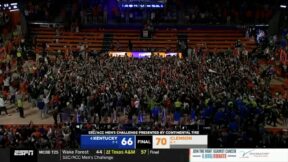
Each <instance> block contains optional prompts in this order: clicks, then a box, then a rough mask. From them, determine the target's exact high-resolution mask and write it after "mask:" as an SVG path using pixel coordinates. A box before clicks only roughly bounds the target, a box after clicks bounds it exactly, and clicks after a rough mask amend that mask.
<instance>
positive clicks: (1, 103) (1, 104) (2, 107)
mask: <svg viewBox="0 0 288 162" xmlns="http://www.w3.org/2000/svg"><path fill="white" fill-rule="evenodd" d="M2 110H3V111H4V112H5V113H6V115H8V116H10V114H8V112H7V109H6V106H5V101H4V99H3V97H2V96H0V115H1V114H2Z"/></svg>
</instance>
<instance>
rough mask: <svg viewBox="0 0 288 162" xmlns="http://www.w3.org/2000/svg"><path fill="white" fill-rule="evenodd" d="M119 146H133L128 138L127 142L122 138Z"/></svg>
mask: <svg viewBox="0 0 288 162" xmlns="http://www.w3.org/2000/svg"><path fill="white" fill-rule="evenodd" d="M121 145H122V146H126V145H128V146H132V145H133V141H132V138H128V140H126V138H123V139H122V141H121Z"/></svg>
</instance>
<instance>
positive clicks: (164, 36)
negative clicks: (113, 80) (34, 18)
mask: <svg viewBox="0 0 288 162" xmlns="http://www.w3.org/2000/svg"><path fill="white" fill-rule="evenodd" d="M32 33H33V34H35V35H36V40H37V46H38V47H41V45H42V43H43V42H45V43H48V44H49V46H50V50H59V49H61V50H64V49H65V48H64V46H66V47H70V46H71V47H72V49H76V48H77V46H78V45H79V44H80V43H86V44H87V45H88V48H89V50H96V51H100V50H101V49H102V45H103V40H104V34H105V33H110V34H111V35H112V40H113V41H112V43H113V44H114V43H118V45H119V47H120V49H121V50H123V51H126V50H128V41H129V40H131V42H132V43H133V49H134V50H141V49H144V48H149V49H155V48H157V49H163V48H165V49H169V50H170V51H177V39H178V38H177V36H178V35H179V34H185V35H187V40H188V45H189V47H196V46H197V44H205V45H206V47H207V48H208V49H209V50H210V51H215V49H216V50H217V51H224V50H227V49H228V48H233V45H234V43H235V41H236V40H241V42H242V43H243V44H244V45H245V47H246V49H247V50H248V51H251V50H253V48H255V46H256V45H255V41H254V40H251V39H249V38H246V37H245V36H244V34H243V32H242V31H241V30H240V29H202V30H192V29H191V30H176V29H175V30H173V29H167V30H163V29H159V30H155V32H154V34H153V37H152V38H151V39H143V38H141V31H140V30H135V29H83V30H81V31H80V32H79V33H75V32H60V35H58V36H57V35H56V32H55V29H52V28H40V27H39V28H33V29H32ZM56 39H58V40H57V41H58V42H57V41H56ZM104 43H105V42H104Z"/></svg>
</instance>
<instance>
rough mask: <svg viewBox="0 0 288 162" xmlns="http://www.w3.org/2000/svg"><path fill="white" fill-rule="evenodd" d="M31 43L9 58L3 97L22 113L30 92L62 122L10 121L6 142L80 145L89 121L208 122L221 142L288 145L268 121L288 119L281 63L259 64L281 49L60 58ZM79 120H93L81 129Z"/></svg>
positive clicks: (128, 126)
mask: <svg viewBox="0 0 288 162" xmlns="http://www.w3.org/2000/svg"><path fill="white" fill-rule="evenodd" d="M24 47H25V45H22V46H21V45H20V47H19V48H18V49H17V50H16V51H15V52H16V54H15V58H17V60H18V61H17V64H18V65H17V68H13V65H11V63H10V62H7V63H3V64H2V66H1V71H2V72H1V77H2V79H1V80H2V82H1V87H2V89H3V92H2V96H1V98H3V100H4V101H6V102H11V103H15V105H16V107H17V110H18V111H19V113H20V117H25V109H24V108H23V103H24V101H25V100H26V99H27V100H28V101H29V102H30V103H32V104H33V105H34V106H33V107H34V108H38V109H39V112H40V113H39V114H41V117H42V118H46V117H48V116H53V119H54V122H55V125H54V126H52V127H50V128H45V129H44V128H37V127H35V126H32V125H30V126H23V127H14V128H13V127H11V128H5V127H2V128H1V129H0V145H2V146H4V147H6V146H11V147H24V146H25V147H36V148H47V147H48V148H51V147H53V148H59V147H61V148H64V147H77V146H78V145H79V134H80V133H81V132H82V133H83V132H85V131H87V130H91V129H96V128H94V126H93V125H89V124H88V123H94V124H96V125H97V124H98V125H99V124H112V125H114V127H113V129H115V130H139V129H147V130H159V129H161V130H162V129H163V130H164V129H166V130H176V129H178V127H179V129H180V130H181V128H182V126H203V127H209V138H210V140H211V142H210V141H209V144H210V145H211V146H213V147H255V146H256V147H282V146H283V147H284V146H287V139H288V137H287V133H286V134H285V133H283V134H277V135H275V134H271V133H269V132H267V131H266V129H265V128H264V127H265V126H267V125H271V126H272V127H273V126H274V127H275V126H276V125H277V124H280V125H284V126H287V125H288V121H287V119H288V102H287V98H286V99H284V98H283V95H284V94H280V95H279V96H278V97H276V98H274V97H272V94H270V82H271V80H272V78H273V77H274V75H275V70H274V68H273V66H271V67H268V68H266V69H264V70H261V68H260V67H259V66H260V65H259V64H258V60H259V59H260V58H261V59H269V60H271V58H273V57H275V56H274V54H275V53H274V52H270V53H268V54H265V55H263V51H261V50H260V51H258V52H259V53H257V52H255V53H251V54H250V55H246V54H244V53H242V52H243V51H241V50H240V53H238V54H235V53H231V52H226V53H222V54H219V55H215V54H212V53H208V52H207V51H205V50H204V49H195V50H193V52H192V53H189V55H188V56H186V57H185V58H183V59H179V58H177V57H167V58H160V57H157V56H155V57H153V56H152V57H151V58H143V59H135V58H129V57H121V58H117V57H109V56H108V55H107V54H106V53H104V54H102V55H97V56H95V55H92V56H91V55H89V53H86V52H74V53H66V54H64V53H63V55H57V56H56V57H53V58H52V57H49V56H50V55H47V54H45V51H44V53H43V54H42V55H41V56H37V58H36V60H34V61H31V60H30V61H27V59H28V58H29V57H27V56H26V57H27V58H24V53H25V48H24ZM239 49H240V48H239ZM25 55H26V54H25ZM263 56H264V58H263ZM12 69H13V70H12ZM63 123H66V124H63ZM73 123H87V124H86V125H85V124H84V126H83V127H82V128H81V129H79V128H77V127H76V125H75V124H73ZM87 125H88V126H87ZM86 127H87V128H86ZM184 129H186V127H184Z"/></svg>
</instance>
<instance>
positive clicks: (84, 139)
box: [81, 135, 136, 149]
mask: <svg viewBox="0 0 288 162" xmlns="http://www.w3.org/2000/svg"><path fill="white" fill-rule="evenodd" d="M135 140H136V137H135V136H131V135H130V136H129V135H128V136H126V135H82V136H81V149H135V148H136V144H135V143H136V142H135Z"/></svg>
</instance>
